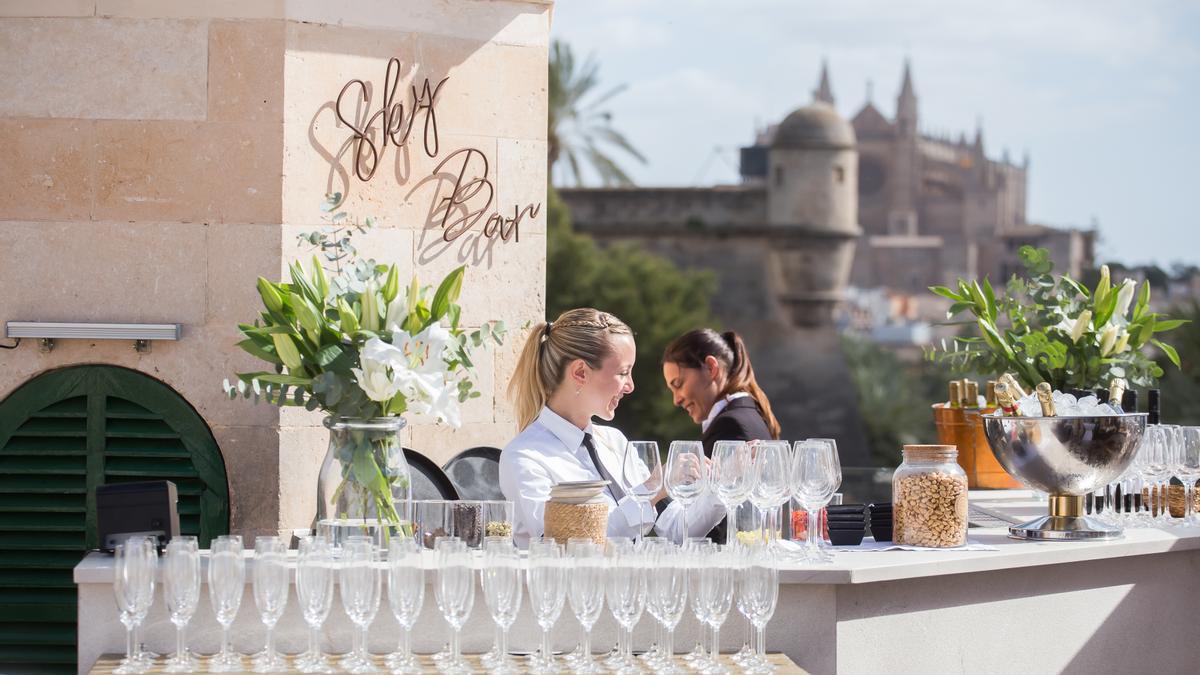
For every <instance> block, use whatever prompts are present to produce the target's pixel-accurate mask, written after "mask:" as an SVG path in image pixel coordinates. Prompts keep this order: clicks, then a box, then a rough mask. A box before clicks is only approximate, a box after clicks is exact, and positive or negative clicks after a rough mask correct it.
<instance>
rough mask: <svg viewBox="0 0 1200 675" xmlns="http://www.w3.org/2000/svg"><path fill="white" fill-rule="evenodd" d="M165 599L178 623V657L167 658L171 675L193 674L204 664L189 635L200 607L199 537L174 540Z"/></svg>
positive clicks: (166, 571) (166, 566)
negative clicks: (191, 647)
mask: <svg viewBox="0 0 1200 675" xmlns="http://www.w3.org/2000/svg"><path fill="white" fill-rule="evenodd" d="M163 598H164V599H165V600H166V601H167V612H168V614H169V616H170V617H171V623H173V624H175V655H174V656H172V657H171V658H169V659H167V662H166V667H165V668H163V670H164V671H165V672H168V673H190V672H193V671H196V670H198V669H199V668H200V661H199V659H197V658H196V657H195V656H193V655H192V654H191V653H190V652H189V651H188V648H187V639H186V637H185V633H186V630H187V625H188V623H190V622H191V620H192V616H193V615H194V614H195V613H196V607H197V606H198V605H199V604H200V549H199V542H197V541H196V538H195V537H184V536H180V537H172V538H171V543H169V544H167V554H166V556H165V557H164V565H163Z"/></svg>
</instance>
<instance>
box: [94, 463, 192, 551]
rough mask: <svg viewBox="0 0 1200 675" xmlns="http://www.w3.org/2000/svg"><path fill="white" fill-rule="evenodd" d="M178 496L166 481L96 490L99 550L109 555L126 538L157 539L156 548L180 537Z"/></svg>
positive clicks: (120, 484)
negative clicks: (173, 538) (146, 537)
mask: <svg viewBox="0 0 1200 675" xmlns="http://www.w3.org/2000/svg"><path fill="white" fill-rule="evenodd" d="M178 502H179V492H178V490H176V488H175V484H174V483H172V482H171V481H169V480H152V481H144V482H139V483H116V484H113V485H98V486H96V527H97V530H98V534H99V537H98V539H99V541H100V548H101V550H103V551H107V552H109V553H111V552H112V551H113V549H114V547H116V546H117V545H119V544H120V543H121V542H122V541H124V539H125V538H126V537H130V536H133V535H146V536H152V537H155V538H157V539H158V546H159V548H160V549H161V548H163V547H164V546H166V545H167V542H168V541H169V540H170V539H171V537H175V536H178V535H179V506H178Z"/></svg>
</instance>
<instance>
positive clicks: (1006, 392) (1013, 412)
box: [995, 381, 1021, 417]
mask: <svg viewBox="0 0 1200 675" xmlns="http://www.w3.org/2000/svg"><path fill="white" fill-rule="evenodd" d="M995 393H996V405H998V406H1000V410H1002V411H1003V412H1004V414H1005V415H1009V416H1011V417H1020V415H1021V411H1020V409H1018V408H1017V399H1016V397H1014V396H1013V393H1012V390H1011V389H1009V387H1008V383H1007V382H1003V381H1001V382H997V383H996V386H995Z"/></svg>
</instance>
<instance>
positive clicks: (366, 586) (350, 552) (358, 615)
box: [339, 536, 383, 673]
mask: <svg viewBox="0 0 1200 675" xmlns="http://www.w3.org/2000/svg"><path fill="white" fill-rule="evenodd" d="M377 559H378V555H377V554H376V552H375V541H374V539H373V538H372V537H362V536H355V537H349V538H347V539H346V543H345V544H343V545H342V561H341V570H340V572H341V574H340V576H339V582H340V584H341V591H342V607H343V608H344V609H345V610H346V616H348V617H350V622H351V623H353V624H354V626H355V627H356V628H358V632H357V633H355V634H354V647H353V650H352V651H351V652H350V653H349V654H347V655H346V656H345V657H344V658H343V659H342V662H341V666H342V668H343V669H344V670H346V671H347V672H350V673H375V672H378V671H379V669H378V668H376V667H375V664H374V662H372V661H371V655H370V654H369V653H367V630H368V629H369V628H370V626H371V622H372V621H374V620H375V614H376V613H378V612H379V598H380V591H381V590H382V583H383V582H382V579H381V575H380V573H379V568H378V567H377V566H376V564H375V563H376V561H377Z"/></svg>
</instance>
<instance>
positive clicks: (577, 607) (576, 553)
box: [567, 541, 605, 675]
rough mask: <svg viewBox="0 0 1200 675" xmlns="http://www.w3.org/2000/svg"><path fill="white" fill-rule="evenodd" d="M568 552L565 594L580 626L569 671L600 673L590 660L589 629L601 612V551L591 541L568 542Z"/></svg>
mask: <svg viewBox="0 0 1200 675" xmlns="http://www.w3.org/2000/svg"><path fill="white" fill-rule="evenodd" d="M567 553H568V555H569V556H570V559H571V566H570V572H569V574H568V578H569V580H570V585H569V587H568V593H567V595H568V597H569V598H570V601H571V611H572V612H574V614H575V618H576V619H577V620H578V621H579V625H580V626H583V642H582V643H581V644H580V649H579V657H578V658H577V659H576V660H575V663H574V664H573V665H572V668H571V669H572V670H573V671H574V672H576V673H579V674H580V675H590V674H593V673H602V672H604V668H603V667H602V666H601V665H600V664H598V663H596V661H595V660H594V659H593V658H592V628H593V627H594V626H595V625H596V621H597V620H598V619H599V618H600V612H601V611H603V610H604V590H605V588H604V582H605V560H604V549H602V548H600V545H599V544H596V543H594V542H591V541H587V542H568V543H567Z"/></svg>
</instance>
